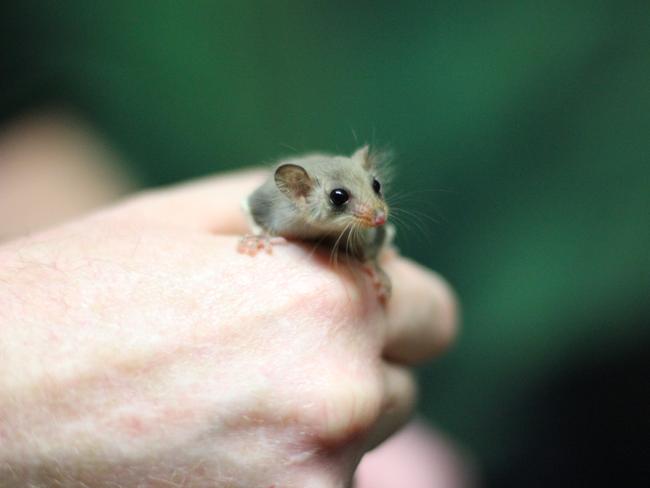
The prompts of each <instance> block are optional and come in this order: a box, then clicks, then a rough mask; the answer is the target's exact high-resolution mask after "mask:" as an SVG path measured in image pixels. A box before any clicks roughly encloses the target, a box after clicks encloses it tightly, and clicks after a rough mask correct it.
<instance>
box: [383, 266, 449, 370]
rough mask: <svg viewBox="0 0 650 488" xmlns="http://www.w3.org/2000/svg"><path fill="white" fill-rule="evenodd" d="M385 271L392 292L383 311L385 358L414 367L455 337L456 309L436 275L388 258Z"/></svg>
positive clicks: (447, 291)
mask: <svg viewBox="0 0 650 488" xmlns="http://www.w3.org/2000/svg"><path fill="white" fill-rule="evenodd" d="M385 270H386V272H387V273H388V275H389V276H390V277H391V280H392V282H393V292H392V297H391V299H390V300H389V301H388V303H387V308H386V313H387V315H388V321H387V322H388V330H387V334H386V342H385V346H384V356H385V357H386V358H387V359H389V360H392V361H396V362H400V363H404V364H413V363H417V362H421V361H423V360H426V359H429V358H431V357H433V356H435V355H437V354H439V353H440V352H441V351H443V350H444V349H446V348H447V347H448V346H449V344H450V343H451V341H452V340H453V338H454V337H455V335H456V329H457V316H458V311H457V308H458V307H457V303H456V298H455V296H454V294H453V292H452V290H451V288H450V287H449V285H447V283H445V281H443V279H442V278H440V277H439V276H438V275H437V274H435V273H433V272H432V271H429V270H428V269H426V268H424V267H422V266H420V265H418V264H416V263H414V262H412V261H410V260H407V259H403V258H397V259H391V260H389V261H388V262H387V263H386V264H385Z"/></svg>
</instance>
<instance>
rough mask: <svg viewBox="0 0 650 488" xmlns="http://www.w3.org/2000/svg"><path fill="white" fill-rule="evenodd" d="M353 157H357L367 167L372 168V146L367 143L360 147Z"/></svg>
mask: <svg viewBox="0 0 650 488" xmlns="http://www.w3.org/2000/svg"><path fill="white" fill-rule="evenodd" d="M352 159H356V160H357V161H359V162H360V163H361V166H363V167H364V168H365V169H370V168H372V157H371V155H370V146H369V145H368V144H366V145H365V146H363V147H360V148H359V149H357V150H356V151H354V154H353V155H352Z"/></svg>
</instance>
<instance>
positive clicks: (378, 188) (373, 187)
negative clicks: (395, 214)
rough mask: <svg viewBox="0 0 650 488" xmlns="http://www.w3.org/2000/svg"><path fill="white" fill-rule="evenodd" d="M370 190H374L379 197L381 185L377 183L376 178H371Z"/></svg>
mask: <svg viewBox="0 0 650 488" xmlns="http://www.w3.org/2000/svg"><path fill="white" fill-rule="evenodd" d="M372 189H373V190H375V193H376V194H377V195H379V192H380V191H381V184H380V183H379V182H378V181H377V178H373V180H372Z"/></svg>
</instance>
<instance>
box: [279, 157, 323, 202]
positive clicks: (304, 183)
mask: <svg viewBox="0 0 650 488" xmlns="http://www.w3.org/2000/svg"><path fill="white" fill-rule="evenodd" d="M275 184H276V185H278V188H279V189H280V191H281V192H282V193H284V194H285V195H286V196H288V197H289V198H291V199H292V200H297V199H299V198H305V197H307V195H309V193H310V192H311V191H312V189H313V188H314V183H313V181H312V180H311V178H310V177H309V175H308V174H307V171H305V168H303V167H302V166H298V165H297V164H283V165H282V166H278V169H276V170H275Z"/></svg>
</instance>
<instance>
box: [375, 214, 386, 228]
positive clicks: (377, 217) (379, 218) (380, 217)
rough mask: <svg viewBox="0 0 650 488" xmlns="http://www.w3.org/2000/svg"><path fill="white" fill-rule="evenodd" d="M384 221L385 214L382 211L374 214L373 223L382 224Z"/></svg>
mask: <svg viewBox="0 0 650 488" xmlns="http://www.w3.org/2000/svg"><path fill="white" fill-rule="evenodd" d="M385 223H386V214H385V213H384V212H382V211H379V212H377V213H376V214H375V225H376V226H379V225H384V224H385Z"/></svg>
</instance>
